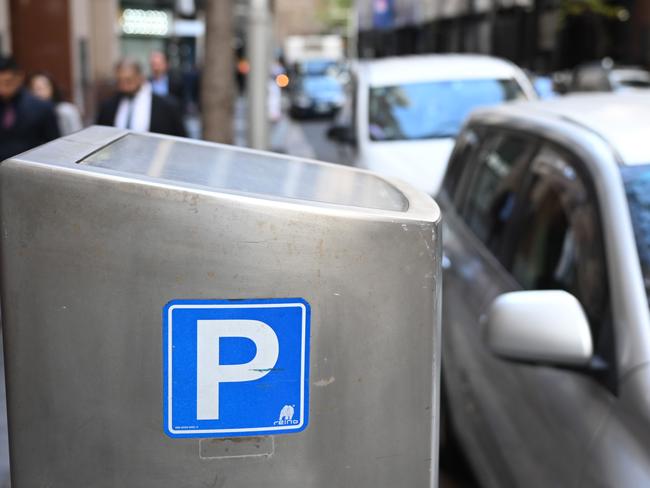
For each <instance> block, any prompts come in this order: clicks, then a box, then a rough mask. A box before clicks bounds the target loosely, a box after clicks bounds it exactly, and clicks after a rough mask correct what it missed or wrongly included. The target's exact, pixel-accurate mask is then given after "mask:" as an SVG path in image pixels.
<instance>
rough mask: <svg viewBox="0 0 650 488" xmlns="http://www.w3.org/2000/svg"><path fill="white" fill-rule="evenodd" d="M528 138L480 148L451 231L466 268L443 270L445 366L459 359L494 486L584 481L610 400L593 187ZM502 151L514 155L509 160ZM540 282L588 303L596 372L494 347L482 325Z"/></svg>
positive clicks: (566, 161)
mask: <svg viewBox="0 0 650 488" xmlns="http://www.w3.org/2000/svg"><path fill="white" fill-rule="evenodd" d="M518 137H524V136H523V135H513V134H510V135H504V136H502V138H501V142H500V143H499V142H497V143H493V144H494V145H493V146H492V147H491V149H488V150H486V151H485V152H484V153H483V154H480V153H479V155H478V158H477V160H476V163H475V168H474V169H471V168H469V167H468V168H467V174H466V175H464V176H463V178H462V180H464V181H465V190H464V192H463V191H462V190H461V191H460V192H457V193H460V194H457V195H456V197H455V204H456V207H457V208H458V209H459V212H458V216H459V218H458V219H456V221H455V222H453V223H452V222H450V230H449V231H448V232H447V235H446V238H447V239H448V240H449V241H450V242H451V243H452V246H453V247H455V250H454V251H453V252H454V253H455V255H454V257H453V258H452V257H449V260H450V261H452V260H453V261H456V262H457V263H459V264H457V265H454V266H450V269H449V271H450V272H449V273H447V274H446V275H445V293H449V295H445V300H446V302H447V303H446V305H447V306H446V307H445V308H444V309H443V314H444V313H447V315H446V316H444V315H443V326H445V327H447V325H448V321H447V319H449V323H451V324H452V326H451V329H452V330H449V329H446V331H447V332H448V334H447V338H446V339H447V340H448V341H449V342H452V343H453V344H452V345H451V346H450V347H447V343H445V347H446V349H445V353H448V354H446V355H443V361H445V363H443V370H446V369H449V368H448V366H449V364H448V363H453V364H454V365H456V367H457V369H458V370H459V371H460V372H457V375H456V378H455V380H456V381H459V382H460V383H461V384H464V388H462V392H463V395H462V402H461V403H458V399H459V396H458V395H456V398H455V400H456V406H458V405H464V406H465V410H467V411H468V412H469V414H467V413H466V415H465V416H464V417H465V419H464V421H463V422H462V423H460V425H461V428H460V429H459V430H461V431H462V430H463V426H464V430H465V431H466V432H465V435H464V437H465V438H464V439H461V440H462V441H470V442H471V441H473V442H474V444H469V452H470V457H471V458H472V460H473V461H474V464H475V466H477V467H478V470H479V476H480V477H483V478H484V480H485V481H486V484H490V485H494V486H567V485H573V484H575V483H576V482H577V479H578V476H579V472H580V466H581V463H582V462H583V461H584V456H585V452H586V450H587V447H588V445H589V442H591V439H593V436H594V434H595V432H596V428H597V426H598V423H599V422H600V421H602V419H603V417H604V415H605V413H606V410H607V408H608V407H607V405H608V400H609V399H610V397H611V392H610V390H609V389H608V378H609V376H608V375H607V374H606V372H607V371H609V370H608V369H607V368H606V365H608V364H610V363H609V362H608V361H606V359H604V358H607V357H609V356H608V355H610V354H611V348H609V345H611V343H612V341H611V334H608V333H607V331H608V330H611V329H609V328H608V324H609V325H611V322H608V319H607V313H606V311H607V287H606V283H607V279H606V276H604V257H603V254H602V245H601V244H602V233H601V232H600V225H599V221H598V211H597V205H596V203H595V199H594V198H593V195H594V193H593V191H591V189H590V188H591V187H590V184H589V182H588V179H587V177H586V176H585V173H584V172H578V170H577V169H576V166H577V164H576V163H577V162H576V161H575V159H574V158H572V157H571V156H570V155H569V154H568V153H567V152H564V151H562V150H560V149H558V148H556V147H553V146H551V145H549V144H548V143H543V144H542V145H541V148H540V149H539V150H537V148H535V149H534V150H532V151H531V150H526V149H525V148H524V147H523V146H524V143H523V142H522V141H523V139H517V138H518ZM524 139H525V137H524ZM527 144H528V147H531V146H532V145H533V144H532V143H531V142H530V141H529V142H528V143H527ZM502 147H503V148H504V149H501V148H502ZM517 147H519V149H516V148H517ZM503 154H510V155H511V157H510V160H514V159H516V161H513V162H512V163H511V164H509V165H507V164H505V165H504V164H503V163H504V161H505V160H506V159H507V158H505V159H504V157H502V155H503ZM515 154H519V156H517V158H513V156H514V155H515ZM533 154H534V157H533ZM531 160H532V162H531ZM495 168H496V171H495ZM495 172H496V173H499V175H498V177H496V178H495ZM461 186H462V185H461ZM452 227H453V229H452ZM450 234H451V236H452V237H451V238H450ZM587 243H588V244H589V245H587ZM588 251H589V252H588ZM449 252H452V251H451V250H450V251H449ZM461 260H462V261H461ZM453 261H452V262H453ZM468 263H472V264H471V269H470V270H469V271H468V270H466V269H465V268H466V267H467V266H468ZM594 284H596V285H600V286H592V285H594ZM539 288H562V289H566V290H568V291H570V292H571V293H573V294H574V295H575V296H576V297H577V298H578V299H579V300H580V301H581V303H582V304H583V307H584V308H585V310H586V311H587V315H588V316H589V318H590V320H591V321H592V325H593V327H594V334H595V338H596V341H597V345H599V344H601V343H602V344H606V345H607V347H600V346H599V347H598V351H599V355H598V356H597V357H598V359H599V360H600V362H598V361H597V363H598V364H599V366H600V368H599V369H598V371H596V372H593V373H591V372H589V373H587V372H577V371H568V370H561V369H556V368H551V367H542V366H535V365H526V364H519V363H514V362H509V361H505V360H502V359H499V358H497V357H496V356H494V355H493V354H491V352H490V351H489V350H488V349H487V347H486V345H485V344H484V343H483V341H482V338H481V330H482V325H481V324H482V317H483V316H484V315H485V313H486V312H487V310H488V308H489V306H490V304H491V303H492V301H493V300H494V299H495V298H496V297H497V296H498V295H499V294H501V293H503V292H505V291H511V290H517V289H539ZM450 295H454V296H453V297H452V296H450ZM598 307H602V308H598ZM459 310H462V312H459ZM461 313H462V317H461ZM449 351H451V353H449ZM449 357H451V360H450V361H447V360H448V359H449ZM445 374H446V376H447V371H446V372H445ZM450 396H452V395H450ZM468 405H469V406H470V408H468V407H467V406H468ZM457 410H458V409H456V410H454V414H455V413H456V412H457ZM457 424H458V423H457V422H455V425H457ZM467 431H471V432H469V433H468V432H467ZM461 437H462V436H461ZM472 437H474V439H472ZM464 445H465V446H466V447H468V444H467V442H464ZM495 452H496V453H498V454H495ZM484 480H482V481H484Z"/></svg>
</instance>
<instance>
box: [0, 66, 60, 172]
mask: <svg viewBox="0 0 650 488" xmlns="http://www.w3.org/2000/svg"><path fill="white" fill-rule="evenodd" d="M24 78H25V77H24V75H23V72H22V70H21V69H20V67H19V66H18V64H17V63H16V61H15V60H14V59H13V58H10V57H3V56H1V55H0V161H4V160H5V159H7V158H10V157H11V156H15V155H16V154H19V153H22V152H25V151H27V150H28V149H31V148H33V147H36V146H39V145H41V144H44V143H46V142H48V141H51V140H52V139H56V138H57V137H59V127H58V125H57V121H56V115H55V113H54V107H53V105H52V104H51V103H49V102H46V101H43V100H39V99H38V98H36V97H34V96H33V95H31V94H30V93H29V92H28V91H27V90H26V89H25V88H24V86H23V81H24Z"/></svg>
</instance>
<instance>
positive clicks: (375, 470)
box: [0, 127, 441, 488]
mask: <svg viewBox="0 0 650 488" xmlns="http://www.w3.org/2000/svg"><path fill="white" fill-rule="evenodd" d="M0 212H1V215H0V216H1V222H2V235H1V241H0V242H1V253H2V262H1V266H2V306H3V331H4V341H5V342H4V347H5V362H6V374H7V387H8V388H7V396H8V415H9V435H10V455H11V470H12V482H13V485H12V486H14V488H23V487H37V486H38V487H40V486H48V487H66V488H71V487H93V488H103V487H107V488H108V487H111V488H116V487H156V488H165V487H170V488H171V487H174V488H176V487H202V486H211V487H256V486H264V487H280V486H282V487H286V486H291V487H354V488H362V487H396V486H408V487H420V486H433V485H434V484H435V483H436V480H437V457H438V456H437V435H438V433H437V422H438V413H437V412H438V391H439V384H438V381H439V362H440V355H439V346H440V343H439V335H438V334H439V324H440V320H439V298H440V252H441V236H440V230H441V227H440V213H439V210H438V207H437V205H436V204H435V203H434V202H433V200H431V199H430V198H429V197H427V196H426V195H424V194H421V193H419V192H417V191H415V190H413V189H411V188H410V187H408V186H407V185H405V184H403V183H400V182H396V181H388V180H385V179H382V178H379V177H378V176H375V175H373V174H371V173H368V172H363V171H360V170H356V169H352V168H347V167H342V166H335V165H329V164H324V163H317V162H312V161H304V160H300V159H296V158H290V157H286V156H281V155H272V154H267V153H261V152H255V151H250V150H244V149H236V148H231V147H228V146H220V145H216V144H208V143H200V142H189V141H187V140H183V139H177V138H168V137H161V136H156V135H144V134H133V133H127V132H125V131H121V130H117V129H112V128H101V127H92V128H90V129H87V130H85V131H82V132H80V133H77V134H74V135H71V136H68V137H65V138H62V139H59V140H56V141H53V142H51V143H49V144H46V145H44V146H41V147H39V148H37V149H34V150H32V151H30V152H27V153H24V154H22V155H19V156H17V157H15V158H13V159H10V160H7V161H5V162H3V163H2V164H1V165H0ZM278 298H300V299H302V300H304V301H305V302H306V303H308V304H309V306H310V308H311V320H310V336H309V337H307V339H306V340H307V341H308V345H309V354H308V358H307V360H308V365H309V374H308V378H307V379H306V381H307V382H308V388H309V401H308V404H307V405H306V408H307V409H308V413H309V422H308V424H307V425H306V428H305V429H304V430H302V431H300V432H295V433H288V434H281V435H266V434H264V435H258V436H255V435H252V436H246V437H233V438H224V437H220V438H201V437H200V436H199V437H198V438H172V437H169V436H168V435H166V433H165V427H164V426H165V425H166V424H165V422H166V419H164V418H163V417H164V414H163V403H164V402H163V389H164V388H163V383H164V381H165V379H164V377H163V361H164V359H165V358H164V351H163V327H162V319H161V316H162V313H163V310H164V307H165V305H166V304H167V303H169V302H170V301H171V300H183V299H195V300H206V299H220V300H233V299H278ZM227 401H228V399H227V398H226V397H224V394H223V393H222V395H221V402H222V403H223V402H227ZM260 408H261V407H260ZM292 413H293V409H292ZM283 414H284V415H285V416H286V412H284V411H283Z"/></svg>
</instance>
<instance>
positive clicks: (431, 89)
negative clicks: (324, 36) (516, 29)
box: [328, 54, 537, 195]
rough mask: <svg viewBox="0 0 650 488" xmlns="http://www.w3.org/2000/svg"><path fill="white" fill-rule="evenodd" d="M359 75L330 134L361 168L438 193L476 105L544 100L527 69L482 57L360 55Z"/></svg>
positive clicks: (459, 55)
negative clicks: (367, 58) (363, 58)
mask: <svg viewBox="0 0 650 488" xmlns="http://www.w3.org/2000/svg"><path fill="white" fill-rule="evenodd" d="M354 78H355V79H354V82H353V84H352V89H351V91H352V93H351V97H350V100H349V106H348V110H347V111H346V110H345V109H344V110H343V112H342V114H341V117H340V118H339V120H338V121H337V122H336V124H335V125H334V126H333V127H332V128H331V129H330V130H329V132H328V136H329V137H330V138H331V139H334V140H336V141H337V142H340V143H346V145H347V146H348V149H347V150H346V154H345V156H344V157H345V158H346V159H349V160H351V161H353V162H354V163H355V164H356V165H357V166H359V167H362V168H367V169H370V170H373V171H377V172H378V173H381V174H384V175H387V176H391V177H397V178H400V179H402V180H404V181H407V182H408V183H411V184H412V185H414V186H415V187H417V188H419V189H421V190H423V191H425V192H427V193H428V194H430V195H433V194H435V193H436V192H437V190H438V188H439V186H440V183H441V181H442V177H443V175H444V174H445V169H446V166H447V160H448V159H449V156H450V154H451V151H452V148H453V146H454V139H455V137H456V134H458V132H459V131H460V128H461V126H462V124H463V122H464V121H465V118H466V117H467V115H468V114H469V113H470V112H471V111H472V110H473V109H475V108H477V107H483V106H487V105H494V104H498V103H501V102H505V101H508V100H522V99H523V100H526V99H536V98H537V95H536V93H535V89H534V88H533V86H532V84H531V83H530V81H529V79H528V77H527V76H526V75H525V73H524V72H523V71H522V70H520V69H519V68H517V67H516V66H515V65H513V64H512V63H510V62H508V61H504V60H501V59H497V58H492V57H488V56H480V55H463V54H453V55H452V54H442V55H419V56H403V57H394V58H385V59H379V60H370V61H360V62H359V63H357V65H356V69H355V70H354ZM346 113H347V117H346ZM350 150H351V153H350V152H349V151H350Z"/></svg>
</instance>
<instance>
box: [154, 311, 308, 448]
mask: <svg viewBox="0 0 650 488" xmlns="http://www.w3.org/2000/svg"><path fill="white" fill-rule="evenodd" d="M309 313H310V309H309V304H308V303H307V302H306V301H305V300H302V299H268V300H236V301H234V300H233V301H228V300H174V301H171V302H169V303H168V304H167V305H166V306H165V309H164V311H163V348H164V350H163V358H164V361H163V375H164V380H163V390H164V399H163V403H164V405H163V409H164V424H165V425H164V429H165V432H166V433H167V435H169V436H171V437H235V436H243V435H260V434H282V433H285V434H286V433H295V432H300V431H301V430H304V429H305V428H306V427H307V421H308V416H309V404H308V399H309V381H308V379H309V371H308V368H309V318H310V317H309Z"/></svg>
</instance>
